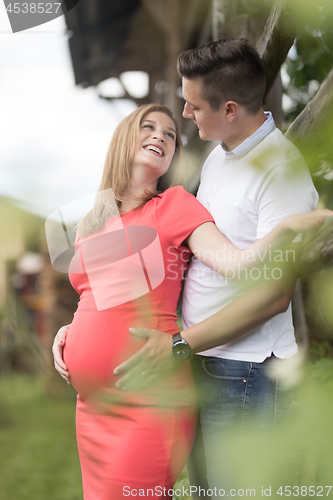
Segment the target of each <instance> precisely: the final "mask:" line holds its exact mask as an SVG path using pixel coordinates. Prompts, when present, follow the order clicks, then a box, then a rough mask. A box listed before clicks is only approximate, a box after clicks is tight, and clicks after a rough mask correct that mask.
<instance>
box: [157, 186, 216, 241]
mask: <svg viewBox="0 0 333 500" xmlns="http://www.w3.org/2000/svg"><path fill="white" fill-rule="evenodd" d="M154 202H155V210H154V212H155V213H154V216H155V220H156V223H157V224H158V226H159V228H160V229H161V231H162V232H163V234H164V236H165V237H166V239H167V240H168V241H169V243H170V245H174V246H176V247H179V246H181V244H182V243H183V241H184V240H186V238H187V237H188V236H189V235H190V234H191V233H192V232H193V231H194V229H196V228H197V227H198V226H201V224H204V223H205V222H214V219H213V217H212V216H211V215H210V213H209V212H208V210H207V209H206V208H205V207H204V206H203V205H201V203H200V202H199V201H198V200H197V199H196V198H195V196H193V195H192V194H190V193H188V192H187V191H186V190H185V189H184V188H183V186H174V187H172V188H169V189H167V190H166V191H164V193H162V194H160V195H159V196H157V197H156V198H154Z"/></svg>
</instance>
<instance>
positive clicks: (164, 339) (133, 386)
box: [113, 328, 179, 391]
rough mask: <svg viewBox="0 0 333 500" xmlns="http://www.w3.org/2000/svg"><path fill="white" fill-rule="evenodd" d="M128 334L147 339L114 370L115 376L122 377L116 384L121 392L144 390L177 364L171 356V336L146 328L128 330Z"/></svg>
mask: <svg viewBox="0 0 333 500" xmlns="http://www.w3.org/2000/svg"><path fill="white" fill-rule="evenodd" d="M130 332H131V333H132V335H134V336H135V337H139V338H142V339H147V343H146V344H145V345H144V346H143V347H142V348H141V349H140V351H138V352H137V353H136V354H134V356H132V357H131V358H129V359H128V360H127V361H125V362H124V363H122V364H121V365H119V366H117V368H115V370H114V372H113V373H114V374H115V375H123V376H122V378H121V379H120V380H119V381H118V382H117V384H116V387H117V388H118V389H120V390H122V391H129V390H141V389H146V388H147V387H150V386H151V385H153V384H154V383H155V382H156V381H157V380H160V379H161V378H163V377H164V376H165V375H167V374H168V373H170V372H171V371H172V370H174V369H175V368H176V367H177V366H178V364H179V361H178V360H176V359H175V358H174V357H173V356H172V347H171V346H172V336H171V335H168V334H167V333H162V332H159V331H158V330H148V329H147V328H130Z"/></svg>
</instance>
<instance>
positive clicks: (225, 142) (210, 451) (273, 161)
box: [116, 39, 318, 490]
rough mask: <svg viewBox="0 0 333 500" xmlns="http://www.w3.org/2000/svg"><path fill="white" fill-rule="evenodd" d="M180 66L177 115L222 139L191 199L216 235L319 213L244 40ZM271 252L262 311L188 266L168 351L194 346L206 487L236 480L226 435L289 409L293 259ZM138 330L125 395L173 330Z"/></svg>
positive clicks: (269, 423) (254, 231)
mask: <svg viewBox="0 0 333 500" xmlns="http://www.w3.org/2000/svg"><path fill="white" fill-rule="evenodd" d="M178 71H179V74H180V76H181V77H182V86H183V96H184V99H185V106H184V111H183V116H184V117H185V118H188V119H192V120H193V121H194V123H195V124H196V125H197V127H198V130H199V136H200V138H201V139H202V140H204V141H208V140H213V141H220V142H221V144H220V145H218V146H217V147H216V148H215V149H214V150H213V151H212V153H211V154H210V155H209V157H208V158H207V160H206V162H205V164H204V167H203V170H202V176H201V184H200V187H199V190H198V194H197V198H198V200H199V201H200V202H201V203H202V204H203V205H204V206H205V207H206V208H207V209H208V210H209V211H210V212H211V214H212V215H213V217H214V219H215V222H216V225H217V226H218V228H219V229H220V231H222V232H223V233H224V234H225V235H226V236H227V237H228V238H229V239H230V241H231V242H232V243H233V244H234V245H236V246H237V247H239V248H240V249H244V248H246V247H248V246H249V245H250V244H251V243H253V242H254V241H255V240H256V239H259V238H262V237H263V236H265V235H266V234H267V233H268V232H270V231H271V230H272V229H273V228H274V227H275V226H276V225H277V224H278V223H279V222H280V221H281V220H283V219H284V218H286V217H288V216H289V215H292V214H296V213H301V212H307V211H310V210H314V209H315V208H316V205H317V202H318V195H317V193H316V191H315V189H314V186H313V184H312V181H311V177H310V174H309V172H308V170H307V168H306V165H305V163H304V159H303V158H302V156H301V154H300V153H299V151H298V150H297V149H296V148H295V147H294V146H293V145H292V144H291V143H290V142H289V141H288V140H287V139H286V138H285V137H284V136H283V135H282V134H281V132H280V131H279V130H277V129H276V127H275V124H274V121H273V118H272V115H271V114H270V113H264V111H263V108H262V103H263V97H264V91H265V74H264V69H263V65H262V62H261V60H260V57H259V55H258V54H257V52H256V51H255V49H254V48H253V47H252V46H251V45H250V44H249V43H248V42H247V41H246V40H243V39H237V40H220V41H216V42H209V43H207V44H205V45H203V46H202V47H199V48H196V49H193V50H188V51H185V52H183V53H182V54H181V55H180V56H179V59H178ZM274 259H275V257H274V256H273V257H272V258H271V259H269V260H271V262H270V263H269V264H270V267H269V273H270V276H269V278H270V279H267V283H264V284H263V285H261V284H260V285H259V286H258V287H257V290H256V291H255V292H254V293H257V294H258V293H261V294H262V309H261V310H254V309H253V308H251V295H249V294H244V295H241V293H242V291H243V290H242V288H241V285H240V283H239V282H238V283H237V282H236V283H235V282H234V281H231V280H228V279H220V278H218V277H217V275H216V273H214V271H212V270H210V269H208V268H207V267H206V266H204V265H203V264H201V263H200V261H198V260H196V259H194V261H193V262H192V263H191V265H190V267H189V270H188V275H187V278H186V281H185V288H184V297H183V323H184V330H183V332H182V336H181V337H180V336H179V335H178V336H177V337H174V339H173V347H172V349H173V352H174V355H175V356H176V357H177V356H178V357H181V356H183V357H189V355H190V348H191V350H192V353H199V355H198V356H194V357H193V361H192V364H193V368H194V373H195V380H196V384H197V387H198V393H199V399H200V405H201V415H200V423H201V428H202V436H203V446H204V455H205V459H206V461H207V478H208V484H209V487H210V488H215V487H217V488H218V489H219V488H224V489H225V490H227V488H233V487H235V485H234V484H232V483H230V480H229V479H228V474H227V472H225V470H226V466H227V464H226V463H224V456H227V454H226V453H225V451H226V450H225V447H226V437H227V434H228V431H229V430H230V429H231V428H234V427H235V425H238V426H239V428H243V427H244V426H246V425H249V423H250V422H253V421H254V422H255V423H256V425H257V426H258V427H259V428H269V427H271V428H272V427H274V425H275V424H276V422H277V420H278V419H279V418H280V417H281V416H282V415H284V414H286V411H287V409H286V408H287V406H288V399H287V398H283V399H282V400H281V402H280V401H279V400H278V396H279V391H278V389H279V388H278V380H277V379H272V378H270V377H269V376H267V372H268V368H269V366H270V365H271V364H272V362H273V361H274V360H275V359H276V358H284V359H285V358H291V357H292V356H295V355H296V353H297V346H296V342H295V337H294V330H293V326H292V318H291V308H290V298H291V296H292V291H293V288H294V284H295V280H296V276H295V271H294V272H292V267H295V266H294V265H293V266H292V267H290V268H289V267H288V265H289V264H290V263H287V262H282V263H281V264H276V263H275V262H277V260H278V259H276V260H274ZM272 260H273V261H274V262H272ZM280 260H281V259H280ZM282 260H285V259H282ZM282 264H285V267H284V269H283V270H282V268H281V265H282ZM293 264H294V263H293ZM273 265H274V266H275V267H272V266H273ZM276 269H278V270H279V269H280V271H281V274H280V273H279V272H278V271H276ZM259 271H260V269H259ZM274 273H275V274H274ZM252 279H255V278H253V276H252ZM268 287H270V288H271V287H274V289H275V290H276V296H275V299H274V300H271V299H269V300H268V299H267V300H266V297H267V296H268V294H267V289H268ZM245 296H246V297H247V298H246V299H245V298H244V297H245ZM235 297H238V298H236V299H235ZM234 299H235V300H234ZM242 300H247V302H248V314H247V316H246V317H239V315H237V304H239V303H240V301H242ZM221 308H228V310H229V311H230V314H229V321H227V322H226V323H227V324H226V323H225V324H224V325H223V329H224V336H221V338H220V341H219V340H218V339H219V332H218V328H217V326H216V325H218V321H217V319H216V318H218V312H219V311H220V310H221ZM279 313H281V314H279ZM275 315H277V316H275ZM273 316H275V317H274V318H272V317H273ZM210 317H212V318H215V320H214V319H212V328H209V329H208V330H209V331H208V330H206V331H205V332H204V331H202V330H201V329H200V323H201V322H202V321H203V320H205V319H207V318H210ZM270 318H272V319H270ZM268 320H269V321H268ZM214 321H215V323H214ZM262 323H264V324H262ZM261 324H262V326H259V327H258V325H261ZM251 328H252V331H250V333H248V334H247V335H244V334H245V333H247V332H249V330H251ZM214 329H215V330H214ZM133 333H135V332H133ZM136 334H137V335H139V336H143V337H146V338H148V339H149V340H148V342H147V344H146V345H145V347H144V348H143V349H142V350H141V351H140V352H139V353H138V354H137V355H136V356H134V357H133V358H131V360H129V361H128V362H126V363H124V364H123V365H121V367H118V369H117V370H116V373H117V374H123V373H125V372H126V371H128V370H131V371H129V373H127V374H125V376H123V378H122V379H120V381H119V387H120V388H122V389H124V390H126V389H130V388H131V387H132V386H133V379H135V378H136V379H137V376H138V374H140V373H142V372H144V373H145V380H148V381H149V380H153V378H154V376H155V373H156V372H157V371H158V370H159V369H160V368H161V367H162V366H164V365H165V364H166V363H167V362H168V361H169V359H170V358H171V340H170V337H169V336H168V335H166V334H163V333H160V332H157V331H150V332H149V331H142V330H139V331H137V332H136ZM211 346H217V347H213V348H212V349H209V347H211ZM221 451H222V453H221Z"/></svg>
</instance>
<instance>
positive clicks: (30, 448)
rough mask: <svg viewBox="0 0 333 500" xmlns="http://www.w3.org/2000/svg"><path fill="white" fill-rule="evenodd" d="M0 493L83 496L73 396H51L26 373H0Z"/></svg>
mask: <svg viewBox="0 0 333 500" xmlns="http://www.w3.org/2000/svg"><path fill="white" fill-rule="evenodd" d="M0 397H1V403H0V405H1V406H0V411H1V408H4V411H3V418H2V420H1V424H0V443H1V445H0V471H1V472H0V498H1V499H6V500H11V499H13V500H46V499H47V500H59V499H61V500H82V487H81V474H80V465H79V460H78V456H77V448H76V439H75V421H74V416H75V400H74V399H57V400H55V399H52V398H49V397H48V396H47V395H46V394H45V390H44V387H43V382H42V380H41V379H38V378H36V377H34V376H31V375H29V376H28V375H17V374H16V375H11V376H6V377H1V379H0Z"/></svg>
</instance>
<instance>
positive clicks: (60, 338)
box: [52, 324, 71, 385]
mask: <svg viewBox="0 0 333 500" xmlns="http://www.w3.org/2000/svg"><path fill="white" fill-rule="evenodd" d="M70 327H71V325H70V324H69V325H65V326H62V327H61V328H60V329H59V330H58V332H57V334H56V336H55V337H54V341H53V345H52V354H53V360H54V367H55V369H56V370H57V372H58V373H59V374H60V375H61V376H62V378H63V379H65V380H66V382H67V384H69V385H70V383H71V381H70V376H69V372H68V368H67V365H66V363H65V362H64V359H63V352H64V347H65V344H66V338H67V334H68V330H69V329H70Z"/></svg>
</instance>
